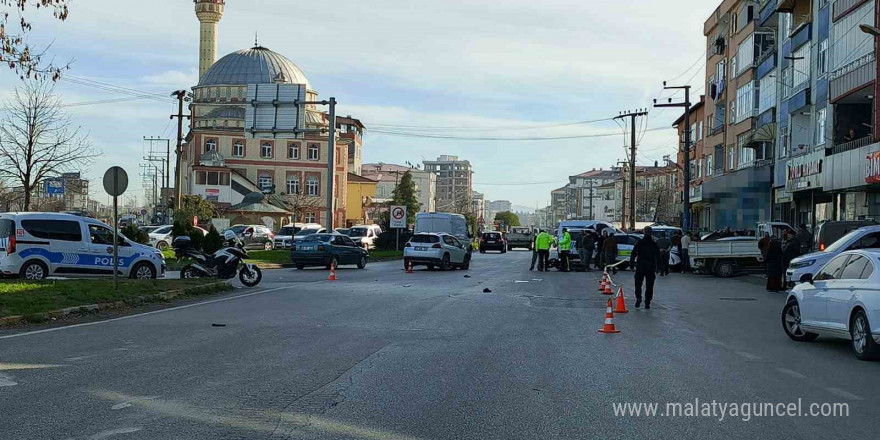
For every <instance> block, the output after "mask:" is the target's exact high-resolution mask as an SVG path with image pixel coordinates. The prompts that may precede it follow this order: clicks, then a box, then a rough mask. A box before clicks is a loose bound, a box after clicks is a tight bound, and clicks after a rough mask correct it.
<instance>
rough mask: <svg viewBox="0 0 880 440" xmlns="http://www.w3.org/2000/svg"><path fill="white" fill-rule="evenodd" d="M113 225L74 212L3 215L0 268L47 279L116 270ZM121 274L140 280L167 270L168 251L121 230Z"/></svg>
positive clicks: (111, 272) (7, 272)
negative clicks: (162, 251) (165, 253)
mask: <svg viewBox="0 0 880 440" xmlns="http://www.w3.org/2000/svg"><path fill="white" fill-rule="evenodd" d="M113 235H114V232H113V229H112V228H110V227H109V226H107V225H105V224H104V223H101V222H99V221H97V220H94V219H90V218H87V217H80V216H74V215H70V214H57V213H43V212H28V213H6V214H0V271H2V273H3V275H7V276H18V277H21V278H25V279H29V280H41V279H44V278H46V277H47V276H51V275H64V276H71V275H73V276H94V275H113ZM117 243H118V253H119V258H118V260H119V263H118V267H119V274H120V275H122V276H125V277H130V278H136V279H153V278H156V277H159V276H164V275H165V260H164V258H163V257H162V253H161V252H159V251H158V250H157V249H155V248H152V247H150V246H147V245H142V244H138V243H135V242H133V241H131V240H129V239H128V238H126V237H125V236H123V235H122V234H118V235H117Z"/></svg>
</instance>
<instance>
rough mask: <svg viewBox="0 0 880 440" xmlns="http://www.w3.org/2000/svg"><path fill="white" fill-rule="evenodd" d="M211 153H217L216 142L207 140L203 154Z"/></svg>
mask: <svg viewBox="0 0 880 440" xmlns="http://www.w3.org/2000/svg"><path fill="white" fill-rule="evenodd" d="M211 151H217V141H215V140H214V139H208V140H207V141H205V153H209V152H211Z"/></svg>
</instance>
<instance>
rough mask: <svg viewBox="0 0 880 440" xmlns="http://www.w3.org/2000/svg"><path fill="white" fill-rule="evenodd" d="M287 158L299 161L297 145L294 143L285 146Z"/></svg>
mask: <svg viewBox="0 0 880 440" xmlns="http://www.w3.org/2000/svg"><path fill="white" fill-rule="evenodd" d="M287 158H288V159H293V160H299V144H297V143H294V142H291V143H289V144H287Z"/></svg>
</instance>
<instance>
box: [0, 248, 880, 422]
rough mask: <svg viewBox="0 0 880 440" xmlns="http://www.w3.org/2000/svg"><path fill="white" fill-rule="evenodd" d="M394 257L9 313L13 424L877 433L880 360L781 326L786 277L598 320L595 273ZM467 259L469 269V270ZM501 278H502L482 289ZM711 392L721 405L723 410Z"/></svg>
mask: <svg viewBox="0 0 880 440" xmlns="http://www.w3.org/2000/svg"><path fill="white" fill-rule="evenodd" d="M529 258H530V254H529V253H527V252H513V253H508V254H506V255H498V254H487V255H477V256H476V257H475V259H474V264H473V266H472V268H471V270H470V271H467V272H465V271H450V272H427V271H423V270H417V271H416V273H414V274H406V273H405V272H404V271H403V270H402V267H401V266H402V263H400V262H388V263H376V264H371V265H369V266H368V268H367V269H366V270H362V271H360V270H357V269H346V268H342V269H340V270H339V271H338V277H339V281H337V282H335V283H331V282H328V281H326V277H327V272H325V271H323V270H307V271H301V272H297V271H295V270H279V271H267V272H266V274H265V280H264V283H263V284H262V285H261V286H260V287H259V288H258V289H250V290H249V289H237V290H236V291H235V292H233V293H230V294H229V295H225V296H220V297H215V298H212V299H211V300H208V301H202V302H198V303H187V304H185V305H183V306H182V307H179V308H171V309H166V310H160V311H154V312H149V313H148V314H143V315H135V316H129V317H124V318H121V319H116V320H112V321H104V322H98V323H87V324H85V325H80V326H72V327H62V328H54V329H44V330H48V331H42V332H40V329H37V330H36V331H35V332H34V331H30V332H27V333H22V332H18V333H13V332H9V331H7V332H0V437H2V438H4V439H117V438H118V439H161V440H167V439H212V440H214V439H252V438H262V439H266V438H278V439H282V438H303V439H327V438H330V439H337V438H338V439H349V438H364V439H548V438H560V439H569V438H583V439H588V438H636V437H640V438H674V439H682V438H792V439H799V438H817V439H818V438H873V437H874V436H875V432H876V428H875V426H876V424H877V421H876V416H877V414H878V404H880V397H878V396H880V393H878V391H880V384H878V381H877V379H876V377H877V373H878V372H880V364H878V363H866V362H860V361H857V360H856V359H855V358H854V356H853V355H852V354H851V352H850V350H849V346H848V344H847V342H846V341H837V340H829V339H820V340H818V341H817V342H814V343H809V344H798V343H794V342H792V341H790V340H789V339H788V338H787V337H786V336H785V335H784V334H783V332H782V329H781V326H780V317H779V313H780V310H781V308H782V302H783V300H784V296H783V295H781V294H768V293H766V292H764V291H763V289H761V288H760V286H757V285H756V284H755V283H754V282H752V281H750V280H749V279H748V278H740V279H731V280H719V279H715V278H709V277H702V276H682V275H673V276H670V277H668V278H661V279H660V280H659V284H658V289H657V297H656V298H655V302H654V307H653V308H652V310H649V311H646V310H632V306H633V301H632V300H633V294H632V277H631V273H629V272H622V273H621V274H620V275H618V276H617V277H616V281H618V282H621V283H623V285H624V286H625V292H626V294H627V296H628V299H629V307H630V309H631V312H630V313H629V314H626V315H617V316H615V322H616V324H617V327H618V328H619V329H620V330H621V333H619V334H601V333H598V332H597V329H598V328H599V327H601V325H602V323H603V319H604V312H605V301H606V298H605V297H602V296H601V295H599V293H598V292H597V284H596V280H597V278H598V275H597V274H596V273H595V272H593V273H557V272H550V273H538V272H529V271H528V270H527V268H528V267H527V266H528V263H529ZM466 276H469V277H466ZM484 288H489V289H491V290H492V292H491V293H484V292H483V289H484ZM695 399H699V402H701V403H707V402H711V401H713V400H714V401H716V402H717V403H719V404H720V403H724V404H729V403H750V402H767V403H773V404H776V403H783V404H788V403H792V402H793V403H797V402H798V400H799V399H800V401H801V402H802V403H801V405H802V408H803V411H807V410H808V405H809V404H811V403H819V404H821V403H846V404H847V405H848V407H849V415H848V416H845V417H807V416H802V417H757V416H753V417H751V418H749V420H748V421H744V420H742V419H743V418H744V417H732V416H730V415H728V416H726V417H725V418H724V420H718V419H719V418H720V414H719V413H717V412H716V416H692V417H661V416H657V417H645V416H641V417H634V416H627V417H619V416H615V413H614V409H613V404H614V403H626V402H632V403H637V402H645V403H653V402H657V403H660V405H661V407H660V409H659V412H663V410H664V408H665V405H666V403H667V402H671V403H682V404H685V403H689V402H690V403H693V402H694V401H695ZM716 411H717V409H716Z"/></svg>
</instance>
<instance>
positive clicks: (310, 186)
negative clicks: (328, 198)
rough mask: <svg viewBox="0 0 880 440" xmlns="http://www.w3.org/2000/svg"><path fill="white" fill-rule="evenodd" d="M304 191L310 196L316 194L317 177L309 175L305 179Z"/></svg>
mask: <svg viewBox="0 0 880 440" xmlns="http://www.w3.org/2000/svg"><path fill="white" fill-rule="evenodd" d="M306 192H307V194H308V195H310V196H317V195H318V178H317V177H315V176H310V177H309V178H308V179H306Z"/></svg>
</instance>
